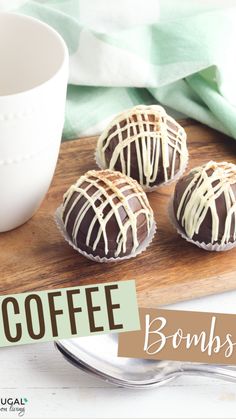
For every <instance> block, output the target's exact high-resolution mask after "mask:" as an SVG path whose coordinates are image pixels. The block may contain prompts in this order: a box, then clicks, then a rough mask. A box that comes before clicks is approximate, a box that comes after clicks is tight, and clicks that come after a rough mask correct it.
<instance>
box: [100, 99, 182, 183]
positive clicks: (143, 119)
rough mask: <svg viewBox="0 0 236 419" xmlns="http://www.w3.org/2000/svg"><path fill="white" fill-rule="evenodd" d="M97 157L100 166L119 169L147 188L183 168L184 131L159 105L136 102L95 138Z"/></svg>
mask: <svg viewBox="0 0 236 419" xmlns="http://www.w3.org/2000/svg"><path fill="white" fill-rule="evenodd" d="M96 157H97V162H98V164H99V165H100V166H101V167H102V168H103V169H106V168H109V169H111V170H119V171H120V172H122V173H124V174H126V175H128V176H131V177H132V178H133V179H136V180H137V181H138V182H139V184H140V185H141V186H142V187H143V188H144V189H149V188H152V187H154V186H158V185H160V184H163V183H167V182H169V181H171V180H173V179H174V178H175V177H176V176H177V175H178V174H182V172H183V171H184V169H185V167H186V165H187V161H188V151H187V146H186V133H185V131H184V129H183V128H182V127H181V126H180V125H179V124H178V123H177V122H176V121H175V120H174V119H173V118H171V117H170V116H169V115H167V114H166V112H165V110H164V109H163V108H162V107H161V106H157V105H153V106H144V105H139V106H137V107H134V108H132V109H129V110H128V111H125V112H123V113H121V114H120V115H118V116H117V117H116V118H115V119H114V120H113V121H112V122H111V123H110V124H109V126H108V127H107V128H106V129H105V131H104V132H103V133H102V135H101V136H100V137H99V139H98V144H97V151H96Z"/></svg>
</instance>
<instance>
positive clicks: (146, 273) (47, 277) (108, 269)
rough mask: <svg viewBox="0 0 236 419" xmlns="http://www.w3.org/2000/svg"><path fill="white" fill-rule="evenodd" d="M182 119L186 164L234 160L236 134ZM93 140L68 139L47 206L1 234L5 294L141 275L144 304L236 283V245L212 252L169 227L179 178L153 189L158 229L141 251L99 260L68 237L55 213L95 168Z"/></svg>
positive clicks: (140, 296)
mask: <svg viewBox="0 0 236 419" xmlns="http://www.w3.org/2000/svg"><path fill="white" fill-rule="evenodd" d="M180 122H181V123H182V125H183V126H184V127H185V129H186V131H187V135H188V147H189V151H190V161H189V166H188V169H189V168H192V167H194V166H196V165H199V164H203V163H205V162H207V161H208V160H216V161H223V160H225V161H231V162H233V163H236V142H235V141H234V140H232V139H230V138H228V137H226V136H224V135H222V134H220V133H218V132H216V131H214V130H211V129H210V128H207V127H205V126H203V125H201V124H199V123H197V122H194V121H191V120H185V121H180ZM95 145H96V138H95V137H93V138H84V139H79V140H75V141H70V142H65V143H63V144H62V146H61V152H60V157H59V161H58V165H57V169H56V173H55V176H54V179H53V182H52V185H51V187H50V190H49V192H48V194H47V196H46V198H45V200H44V202H43V204H42V205H41V208H40V209H39V210H38V212H37V213H36V214H35V215H34V217H33V218H32V219H31V220H30V221H28V222H27V223H26V224H24V225H23V226H21V227H19V228H18V229H16V230H13V231H11V232H7V233H1V234H0V249H1V251H0V279H1V281H0V294H10V293H18V292H25V291H32V290H43V289H50V288H51V289H52V288H60V287H70V286H77V285H85V284H90V283H96V282H108V281H114V280H126V279H135V280H136V285H137V292H138V301H139V304H140V305H141V306H145V305H146V306H153V307H155V306H157V305H161V304H168V303H172V302H176V301H181V300H186V299H191V298H194V297H199V296H203V295H209V294H214V293H219V292H222V291H226V290H231V289H234V288H235V289H236V249H235V250H231V251H229V252H224V253H213V252H212V253H211V252H206V251H204V250H201V249H198V248H197V247H196V246H194V245H191V244H189V243H187V242H186V241H185V240H183V239H182V238H181V237H179V236H178V234H177V233H176V231H175V230H174V229H173V227H172V226H171V224H170V222H169V220H168V215H167V206H168V201H169V199H170V196H171V194H172V192H173V188H174V185H170V186H168V187H162V188H160V189H159V191H158V192H152V193H151V194H149V199H150V203H151V205H152V207H153V209H154V212H155V218H156V221H157V225H158V232H157V234H156V236H155V239H154V241H153V242H152V244H151V246H150V247H149V248H148V249H147V251H146V252H144V253H143V254H142V255H140V256H138V257H137V258H134V259H133V258H132V259H130V260H128V261H124V262H119V263H113V264H111V263H109V264H104V263H103V264H98V263H96V262H91V261H89V260H87V259H86V258H84V257H83V256H81V255H79V254H78V253H77V252H76V251H75V250H73V249H72V248H71V247H70V246H69V245H68V244H67V243H66V242H65V241H64V239H63V238H62V236H61V235H60V233H59V231H58V230H57V227H56V225H55V222H54V219H53V214H54V212H55V209H56V208H57V207H58V206H59V204H60V203H61V201H62V196H63V193H64V192H65V191H66V190H67V188H68V187H69V186H70V185H71V183H73V182H74V181H75V180H76V179H77V178H78V177H79V176H80V175H82V174H83V173H84V172H85V171H87V170H89V169H93V168H96V164H95V162H94V151H95ZM42 170H43V169H42Z"/></svg>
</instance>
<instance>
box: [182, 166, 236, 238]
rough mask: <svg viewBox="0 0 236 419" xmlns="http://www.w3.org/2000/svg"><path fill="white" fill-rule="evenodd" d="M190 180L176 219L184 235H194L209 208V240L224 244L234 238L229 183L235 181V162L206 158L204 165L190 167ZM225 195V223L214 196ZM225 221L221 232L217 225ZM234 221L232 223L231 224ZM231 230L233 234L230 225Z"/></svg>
mask: <svg viewBox="0 0 236 419" xmlns="http://www.w3.org/2000/svg"><path fill="white" fill-rule="evenodd" d="M189 174H190V175H191V174H193V178H192V180H191V182H190V183H189V184H188V186H187V187H186V189H185V191H184V193H183V195H182V197H181V200H180V203H179V206H178V209H177V214H176V216H177V220H178V221H179V222H180V224H181V225H182V227H183V228H184V230H185V232H186V234H187V236H188V237H189V238H193V236H194V235H195V234H198V233H199V229H200V227H201V225H202V223H203V221H204V219H205V217H206V215H207V213H208V211H209V210H210V213H211V219H212V226H211V227H212V235H211V243H215V242H220V244H226V243H229V242H230V241H232V239H233V241H235V240H236V193H235V191H234V190H233V189H232V185H235V184H236V165H234V164H232V163H226V162H222V163H216V162H213V161H210V162H208V163H207V164H206V165H204V166H200V167H196V168H195V169H193V170H191V171H190V173H189ZM219 197H220V199H224V201H225V208H226V217H225V223H224V220H222V218H221V219H220V215H219V213H218V210H217V203H216V200H217V198H219ZM222 223H224V233H223V235H222V234H220V231H219V230H220V226H222ZM233 223H234V224H233ZM233 226H234V231H233V234H232V229H233Z"/></svg>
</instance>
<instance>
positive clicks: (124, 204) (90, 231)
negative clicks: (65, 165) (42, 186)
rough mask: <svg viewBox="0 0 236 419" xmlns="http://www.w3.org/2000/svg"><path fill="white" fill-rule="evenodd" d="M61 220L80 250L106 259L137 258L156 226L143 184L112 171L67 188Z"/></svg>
mask: <svg viewBox="0 0 236 419" xmlns="http://www.w3.org/2000/svg"><path fill="white" fill-rule="evenodd" d="M62 220H63V223H64V226H65V229H66V231H67V234H68V236H69V238H70V239H71V241H72V242H73V244H74V245H75V246H76V247H77V248H78V249H80V250H82V251H84V252H86V254H87V255H92V256H93V257H96V256H99V258H104V257H105V258H107V259H109V258H122V257H124V256H128V255H135V254H136V253H137V252H138V251H139V249H140V246H142V244H143V243H144V242H145V241H146V240H147V239H148V237H149V236H150V234H151V233H152V231H153V227H154V217H153V211H152V209H151V207H150V205H149V202H148V199H147V196H146V194H145V192H144V191H143V190H142V188H141V187H140V185H139V184H138V183H137V182H136V181H135V180H133V179H131V178H129V177H128V176H125V175H123V174H122V173H120V172H114V171H111V170H98V171H96V170H91V171H89V172H87V173H86V174H85V175H84V176H81V177H80V178H79V179H78V181H77V182H76V183H75V184H74V185H72V186H71V187H70V188H69V189H68V191H67V192H66V193H65V195H64V202H63V208H62Z"/></svg>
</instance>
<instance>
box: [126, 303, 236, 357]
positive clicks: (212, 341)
mask: <svg viewBox="0 0 236 419" xmlns="http://www.w3.org/2000/svg"><path fill="white" fill-rule="evenodd" d="M139 315H140V324H141V329H140V330H138V331H133V332H127V333H121V334H120V335H119V349H118V356H122V357H131V358H146V359H159V360H177V361H191V362H203V363H214V364H215V363H219V364H236V315H235V314H220V313H207V312H195V311H179V310H166V309H151V308H140V309H139Z"/></svg>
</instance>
